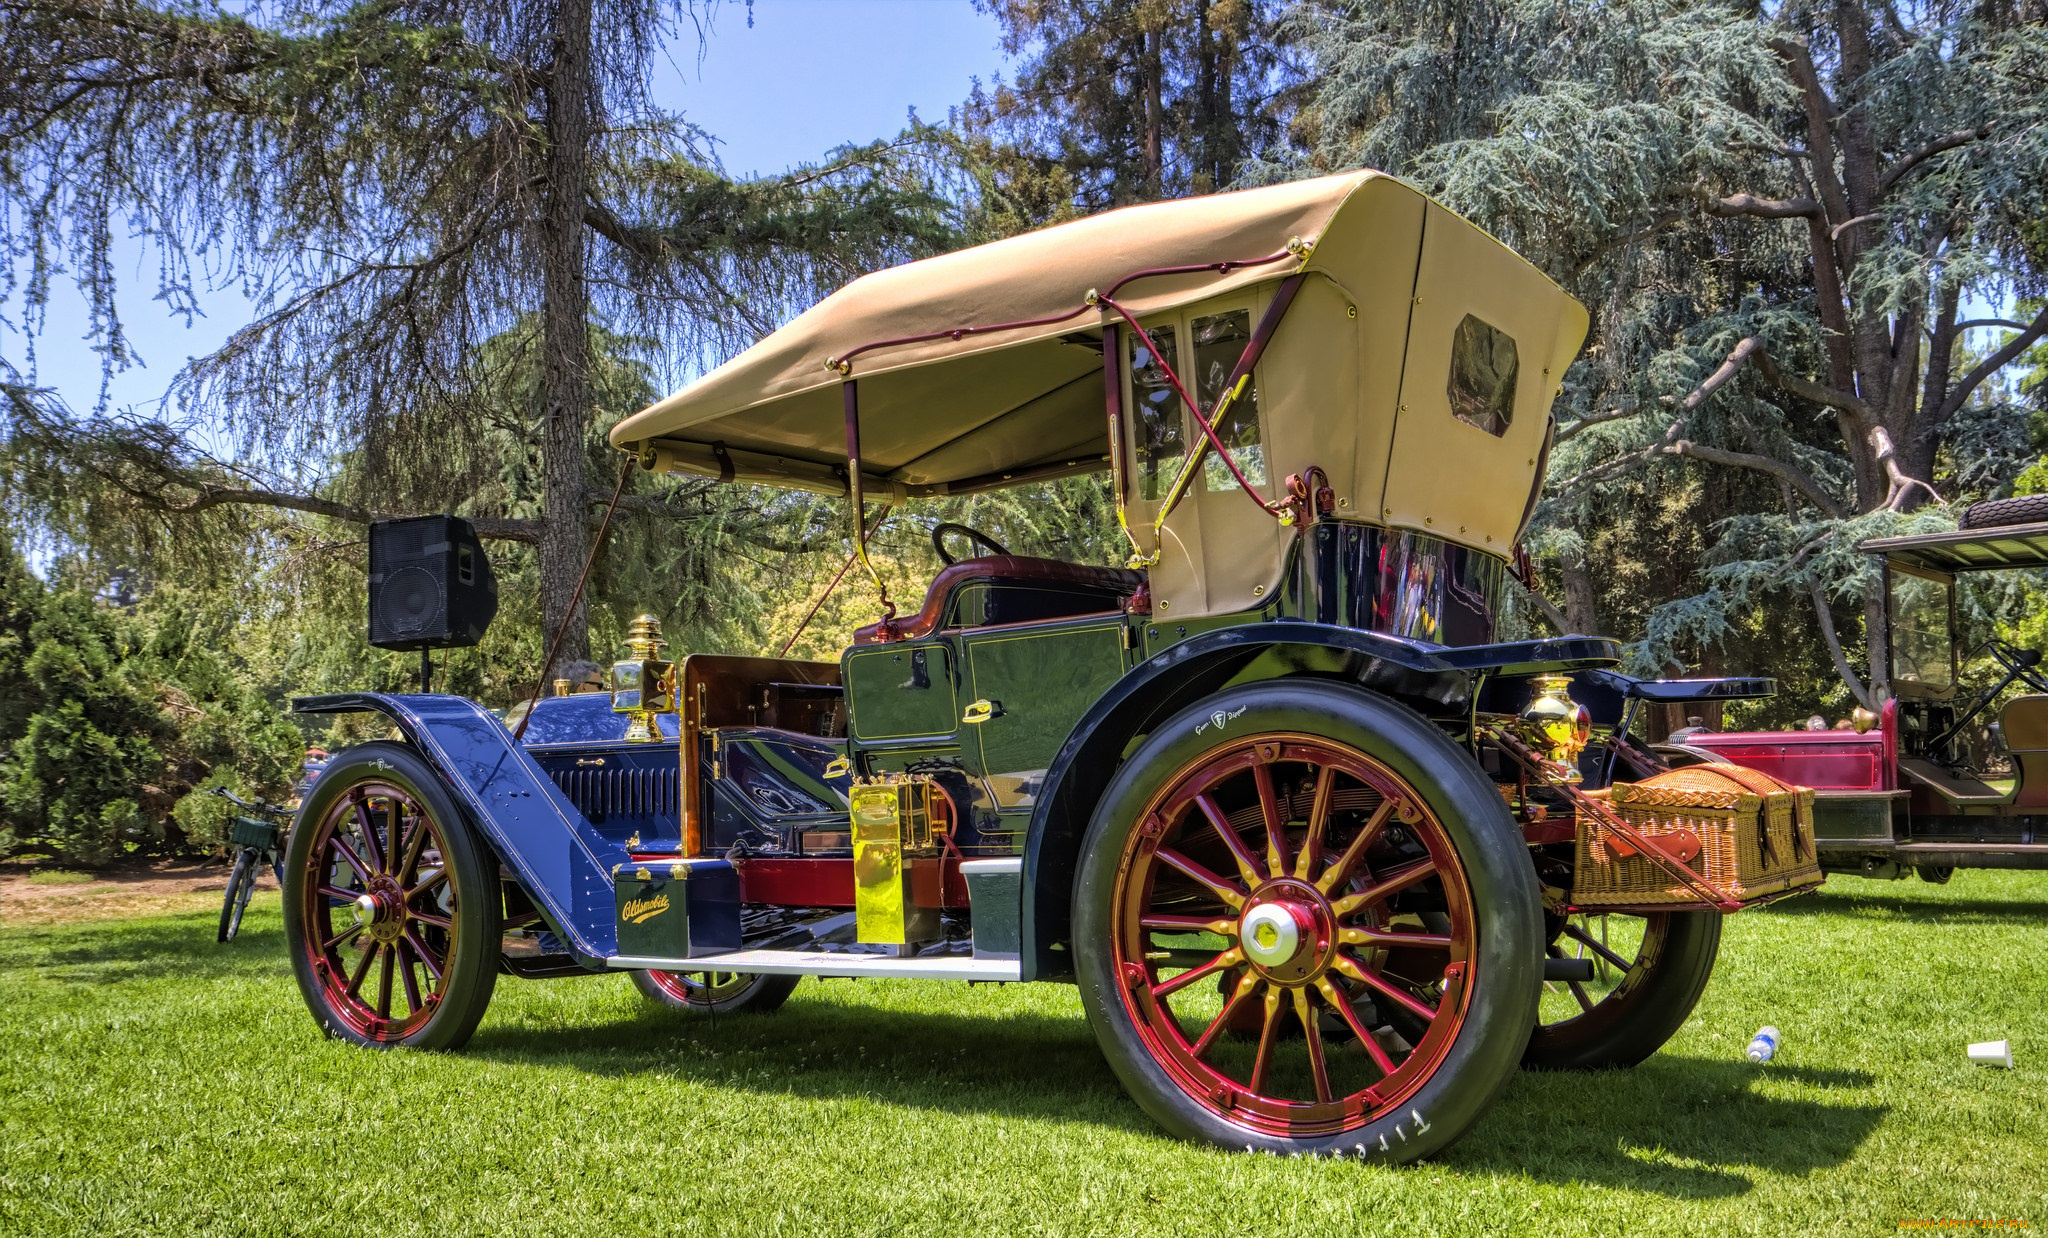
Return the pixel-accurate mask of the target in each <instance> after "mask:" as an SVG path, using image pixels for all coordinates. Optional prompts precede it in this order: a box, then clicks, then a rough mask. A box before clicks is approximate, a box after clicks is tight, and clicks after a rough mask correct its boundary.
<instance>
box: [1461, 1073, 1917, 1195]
mask: <svg viewBox="0 0 2048 1238" xmlns="http://www.w3.org/2000/svg"><path fill="white" fill-rule="evenodd" d="M1766 1082H1768V1083H1769V1084H1770V1086H1771V1088H1773V1089H1775V1088H1778V1087H1780V1086H1782V1085H1788V1084H1789V1085H1792V1086H1794V1087H1797V1088H1799V1089H1800V1090H1802V1091H1812V1090H1815V1089H1822V1090H1825V1091H1827V1092H1830V1093H1835V1094H1837V1096H1833V1097H1829V1098H1826V1099H1803V1098H1801V1099H1792V1098H1788V1097H1784V1096H1777V1095H1771V1094H1770V1092H1769V1091H1766V1090H1763V1089H1762V1088H1760V1087H1759V1085H1760V1084H1763V1083H1766ZM1875 1083H1876V1078H1875V1076H1873V1075H1870V1074H1867V1073H1865V1072H1863V1071H1857V1070H1829V1069H1820V1068H1813V1067H1801V1066H1790V1065H1785V1064H1782V1063H1781V1064H1778V1065H1774V1066H1772V1067H1770V1068H1769V1069H1768V1071H1760V1070H1759V1069H1758V1068H1757V1067H1755V1066H1752V1065H1750V1064H1749V1063H1747V1062H1727V1061H1719V1060H1710V1059H1702V1058H1684V1057H1675V1056H1671V1055H1668V1054H1660V1055H1658V1056H1656V1057H1653V1058H1651V1059H1650V1060H1649V1061H1647V1062H1645V1063H1643V1064H1642V1065H1641V1066H1638V1067H1636V1068H1635V1069H1634V1070H1626V1071H1608V1072H1602V1073H1597V1074H1578V1073H1571V1072H1547V1073H1524V1074H1523V1075H1521V1076H1520V1077H1519V1078H1517V1079H1516V1080H1515V1081H1514V1083H1512V1084H1511V1085H1510V1086H1509V1089H1508V1093H1507V1095H1506V1097H1504V1098H1503V1100H1502V1101H1501V1103H1500V1104H1498V1105H1497V1106H1496V1107H1495V1109H1494V1111H1493V1112H1492V1113H1490V1114H1489V1115H1487V1116H1486V1117H1484V1118H1482V1119H1481V1120H1480V1122H1479V1125H1478V1126H1476V1127H1475V1128H1474V1129H1473V1131H1472V1133H1471V1134H1470V1135H1469V1136H1467V1137H1466V1138H1465V1139H1464V1140H1463V1141H1461V1142H1460V1143H1458V1144H1457V1145H1455V1146H1454V1147H1453V1148H1452V1149H1451V1150H1450V1152H1449V1153H1448V1154H1447V1156H1446V1157H1445V1160H1446V1162H1447V1163H1449V1164H1453V1165H1458V1166H1460V1167H1464V1168H1470V1169H1474V1170H1481V1171H1485V1172H1492V1173H1507V1174H1526V1175H1528V1176H1529V1177H1531V1178H1534V1179H1537V1180H1539V1181H1549V1182H1557V1183H1560V1184H1573V1183H1595V1184H1598V1185H1602V1186H1610V1187H1618V1188H1624V1189H1628V1190H1636V1191H1654V1192H1656V1193H1657V1194H1660V1195H1667V1196H1672V1197H1675V1198H1684V1199H1711V1198H1721V1197H1728V1196H1736V1195H1742V1194H1745V1193H1747V1192H1748V1191H1750V1190H1751V1189H1753V1187H1754V1185H1755V1184H1754V1182H1753V1181H1752V1180H1751V1178H1750V1177H1749V1175H1748V1173H1746V1172H1744V1171H1745V1170H1763V1171H1767V1172H1770V1173H1773V1174H1782V1175H1787V1176H1791V1177H1801V1176H1804V1175H1807V1174H1810V1173H1813V1172H1814V1171H1816V1170H1821V1169H1827V1168H1830V1167H1833V1166H1836V1165H1840V1164H1842V1163H1844V1162H1846V1161H1848V1160H1849V1159H1850V1158H1851V1157H1852V1156H1854V1155H1855V1153H1856V1149H1857V1148H1859V1147H1861V1146H1862V1144H1863V1143H1864V1141H1865V1140H1867V1139H1869V1138H1870V1136H1871V1134H1872V1133H1873V1132H1874V1131H1875V1130H1876V1129H1877V1126H1878V1123H1880V1122H1881V1121H1883V1120H1884V1116H1885V1113H1886V1112H1887V1109H1888V1107H1887V1106H1885V1105H1882V1104H1876V1103H1871V1102H1868V1101H1863V1100H1860V1099H1859V1098H1858V1097H1857V1095H1856V1093H1858V1092H1862V1091H1865V1090H1867V1089H1869V1088H1871V1087H1872V1086H1874V1085H1875Z"/></svg>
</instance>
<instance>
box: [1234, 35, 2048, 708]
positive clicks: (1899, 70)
mask: <svg viewBox="0 0 2048 1238" xmlns="http://www.w3.org/2000/svg"><path fill="white" fill-rule="evenodd" d="M2044 15H2048V10H2044V8H2043V6H2042V5H2041V4H2040V2H2039V0H2018V2H2013V0H1986V2H1984V3H1954V2H1950V0H1933V2H1931V3H1903V4H1901V3H1891V2H1890V0H1829V2H1828V3H1798V4H1792V5H1785V6H1775V7H1767V8H1756V7H1736V6H1725V5H1721V4H1713V3H1690V2H1683V0H1622V2H1621V3H1613V4H1598V5H1596V4H1590V3H1586V2H1585V0H1395V2H1392V3H1386V2H1376V3H1371V4H1363V3H1327V4H1323V3H1318V4H1313V5H1306V6H1303V7H1302V8H1300V9H1298V10H1297V13H1296V19H1295V20H1296V21H1297V23H1298V24H1297V29H1298V30H1299V31H1300V33H1301V35H1302V37H1303V38H1304V40H1305V41H1306V43H1307V46H1308V48H1309V49H1310V52H1311V54H1312V55H1313V57H1314V61H1315V65H1316V80H1317V86H1316V90H1315V93H1314V96H1313V99H1312V101H1311V102H1310V103H1309V104H1308V105H1307V107H1306V109H1305V113H1304V116H1303V118H1302V125H1301V127H1302V131H1303V133H1304V136H1305V140H1307V141H1309V142H1311V143H1312V144H1313V148H1314V157H1313V158H1312V159H1311V160H1310V161H1308V162H1307V164H1306V165H1304V166H1299V167H1289V168H1284V169H1277V170H1276V169H1273V168H1268V169H1266V172H1267V174H1269V175H1270V174H1275V173H1276V172H1277V173H1278V174H1295V173H1299V172H1305V171H1309V170H1323V169H1330V168H1337V167H1348V166H1357V165H1360V164H1364V165H1369V166H1375V167H1381V168H1385V169H1388V170H1392V171H1396V172H1400V173H1402V174H1405V175H1407V176H1410V177H1412V178H1414V179H1415V180H1416V181H1418V182H1419V183H1420V184H1421V185H1423V186H1424V187H1425V188H1426V189H1428V190H1429V191H1430V192H1431V193H1433V194H1436V195H1437V196H1439V197H1440V198H1442V199H1443V200H1444V201H1445V202H1446V203H1447V204H1449V205H1451V206H1452V207H1453V208H1455V209H1458V210H1460V211H1462V212H1464V213H1466V214H1468V215H1470V216H1472V217H1474V218H1476V219H1478V220H1479V221H1480V222H1482V223H1483V224H1485V225H1486V226H1487V227H1489V228H1491V229H1492V230H1494V231H1495V232H1496V234H1498V235H1499V236H1500V237H1501V238H1502V239H1503V240H1505V241H1507V242H1508V243H1509V244H1511V245H1513V246H1514V247H1515V248H1517V249H1518V250H1519V251H1520V252H1522V253H1524V254H1526V255H1528V256H1529V257H1530V258H1531V259H1532V260H1534V261H1536V262H1538V263H1539V264H1541V265H1542V266H1544V267H1545V269H1546V270H1548V271H1549V272H1550V274H1551V275H1552V276H1553V277H1554V278H1556V279H1557V280H1558V281H1559V282H1560V283H1562V284H1563V285H1564V286H1565V287H1566V288H1567V289H1569V290H1570V291H1572V292H1573V293H1574V294H1576V295H1577V296H1578V297H1579V298H1580V299H1581V300H1582V301H1584V302H1586V303H1587V304H1588V305H1589V306H1590V307H1591V308H1592V310H1593V313H1594V320H1595V321H1594V333H1593V337H1592V339H1591V341H1590V343H1589V347H1588V351H1587V353H1586V354H1585V356H1584V358H1583V359H1582V360H1581V361H1580V363H1579V364H1578V365H1577V366H1575V367H1574V368H1573V370H1572V371H1571V372H1570V374H1569V375H1568V376H1567V377H1566V380H1565V383H1564V388H1565V389H1564V398H1563V402H1562V404H1561V406H1560V414H1561V421H1560V428H1559V432H1558V450H1557V452H1556V454H1555V455H1554V457H1553V460H1552V469H1551V476H1552V486H1551V493H1552V498H1551V499H1550V501H1549V503H1548V505H1547V506H1546V508H1545V510H1544V512H1543V514H1542V519H1543V521H1544V523H1545V525H1546V526H1547V527H1548V529H1549V530H1550V533H1549V549H1550V550H1551V551H1552V552H1553V553H1555V554H1556V555H1557V556H1558V557H1559V558H1560V559H1561V560H1562V561H1563V562H1564V563H1566V564H1567V565H1570V566H1572V567H1573V568H1574V569H1575V570H1576V571H1578V572H1581V573H1591V574H1594V575H1597V574H1598V573H1599V572H1600V571H1601V565H1600V564H1599V563H1597V562H1595V561H1594V560H1593V559H1592V558H1590V557H1589V556H1588V553H1587V550H1586V544H1585V543H1586V537H1585V535H1584V533H1583V532H1581V531H1583V530H1587V529H1591V528H1594V527H1597V526H1599V525H1600V524H1602V523H1603V522H1609V521H1612V520H1614V519H1616V518H1622V517H1627V518H1633V519H1645V518H1647V516H1648V515H1649V513H1648V512H1647V511H1645V510H1643V509H1634V510H1627V509H1629V506H1630V503H1631V502H1632V501H1634V500H1633V499H1632V497H1631V496H1635V497H1636V498H1642V499H1646V500H1648V501H1650V502H1655V501H1657V498H1656V496H1657V495H1659V494H1660V493H1666V492H1670V490H1671V488H1672V487H1674V486H1676V487H1679V488H1683V487H1684V486H1685V485H1686V484H1688V483H1687V480H1686V479H1687V478H1689V477H1691V476H1695V475H1696V474H1695V473H1694V472H1693V470H1698V469H1712V470H1738V471H1739V472H1740V473H1741V474H1742V475H1743V476H1745V477H1746V478H1747V479H1748V480H1747V481H1746V482H1745V483H1744V484H1741V485H1738V486H1736V487H1734V488H1732V489H1730V490H1728V491H1726V492H1724V494H1723V496H1722V497H1723V499H1724V501H1725V502H1726V503H1727V504H1728V506H1726V507H1723V508H1719V509H1715V510H1710V511H1704V512H1702V513H1700V514H1701V517H1702V519H1704V520H1706V521H1707V522H1709V523H1710V524H1711V525H1712V528H1713V531H1714V538H1713V542H1714V549H1713V552H1712V554H1711V555H1710V557H1709V560H1708V561H1707V562H1706V563H1705V564H1703V572H1704V579H1703V581H1702V584H1703V586H1704V588H1701V589H1699V590H1698V591H1696V592H1694V593H1693V594H1692V596H1689V597H1686V598H1682V599H1680V600H1678V601H1675V602H1668V603H1665V604H1663V605H1661V606H1658V607H1655V608H1654V609H1653V610H1652V612H1651V613H1650V615H1649V617H1648V620H1647V623H1646V627H1645V643H1644V644H1643V645H1642V646H1641V647H1640V648H1639V650H1638V652H1639V655H1640V657H1641V661H1642V662H1643V664H1644V665H1645V666H1646V667H1650V668H1660V667H1668V666H1669V665H1670V664H1671V663H1672V662H1673V661H1675V660H1677V659H1676V652H1675V651H1676V650H1677V649H1678V648H1679V647H1681V646H1691V647H1693V648H1695V649H1697V648H1699V647H1700V646H1703V645H1708V644H1712V643H1713V642H1716V641H1720V640H1723V639H1725V638H1727V637H1728V636H1729V634H1730V633H1731V631H1733V630H1734V629H1733V625H1735V624H1736V623H1738V622H1739V621H1740V620H1741V618H1742V617H1743V616H1744V615H1746V614H1747V613H1748V612H1749V611H1751V610H1752V609H1753V608H1754V607H1755V606H1757V605H1758V604H1760V603H1763V602H1766V601H1769V602H1771V603H1772V604H1782V603H1783V602H1784V601H1785V600H1787V599H1790V598H1800V599H1803V600H1804V603H1805V604H1807V605H1810V606H1811V608H1812V612H1813V614H1814V616H1815V619H1816V622H1817V623H1818V627H1819V631H1820V634H1821V637H1822V639H1823V641H1824V642H1825V644H1826V646H1827V649H1828V653H1829V656H1830V658H1831V660H1832V662H1833V664H1834V666H1835V668H1836V671H1837V672H1838V674H1839V675H1840V677H1841V679H1842V681H1843V683H1844V684H1845V685H1846V686H1847V687H1848V688H1849V689H1850V690H1851V691H1853V692H1854V694H1855V695H1856V696H1857V697H1858V698H1859V699H1861V700H1862V701H1864V703H1870V702H1871V701H1873V700H1875V699H1876V698H1877V697H1879V696H1881V695H1883V694H1884V693H1885V691H1886V686H1885V683H1884V677H1885V673H1886V672H1885V666H1886V657H1885V652H1884V650H1883V649H1882V648H1880V647H1878V646H1877V644H1876V642H1875V641H1867V642H1866V652H1867V662H1866V665H1865V668H1864V669H1862V670H1859V669H1858V668H1857V666H1856V665H1855V664H1854V662H1853V661H1852V659H1851V656H1850V654H1851V652H1852V651H1853V649H1854V647H1855V641H1854V638H1853V634H1852V635H1849V636H1846V637H1845V636H1844V635H1843V634H1842V633H1841V632H1840V631H1839V630H1838V629H1839V626H1840V625H1839V622H1838V619H1839V618H1840V617H1839V616H1838V615H1837V608H1838V606H1839V605H1841V604H1843V603H1846V604H1847V605H1848V606H1849V607H1850V609H1851V611H1852V612H1853V611H1854V609H1856V608H1858V607H1860V608H1861V609H1862V610H1863V613H1864V615H1865V617H1866V619H1868V618H1872V617H1875V615H1876V614H1877V613H1878V612H1877V609H1876V608H1878V607H1881V606H1882V599H1881V598H1879V597H1878V596H1877V592H1876V589H1875V588H1874V580H1873V578H1872V576H1871V573H1870V571H1869V568H1868V565H1867V564H1866V563H1865V562H1864V561H1863V556H1861V555H1859V554H1857V553H1856V552H1855V550H1854V546H1855V544H1856V543H1857V542H1858V541H1860V540H1862V539H1863V538H1865V537H1868V536H1871V535H1873V534H1876V533H1879V532H1888V531H1901V530H1903V529H1905V528H1922V527H1941V526H1943V525H1944V524H1945V522H1946V521H1947V520H1948V517H1947V516H1946V515H1945V514H1944V513H1943V512H1942V511H1941V510H1939V507H1938V505H1936V504H1935V502H1934V501H1935V500H1942V499H1957V498H1966V497H1969V496H1971V495H1982V494H1985V493H1988V492H1991V491H1993V490H1995V489H1996V488H1998V487H1999V486H2001V485H2003V484H2005V483H2006V482H2007V481H2008V480H2009V479H2010V477H2011V476H2012V474H2013V473H2014V472H2015V471H2016V470H2017V468H2018V467H2019V466H2020V464H2022V463H2023V462H2024V461H2025V460H2026V459H2027V458H2029V457H2030V455H2031V451H2030V444H2029V443H2028V441H2027V435H2026V433H2025V427H2026V419H2025V417H2024V416H2023V415H2020V414H2019V412H2018V410H2016V409H2015V408H2014V407H2013V405H2012V404H2011V403H2010V402H2009V401H2007V400H2004V399H1985V398H1982V397H1983V396H1984V394H1985V393H1986V392H1988V391H1991V390H1994V388H1995V385H1987V384H1988V383H1989V380H1991V379H1992V378H1993V377H1994V376H1995V375H1997V374H1999V373H2000V371H2001V370H2002V369H2003V367H2005V366H2006V365H2008V364H2009V363H2011V362H2013V361H2014V360H2015V359H2016V358H2018V357H2020V356H2021V355H2022V354H2023V353H2024V352H2025V351H2026V350H2027V349H2028V348H2029V347H2031V346H2033V345H2034V344H2035V342H2036V341H2039V340H2041V339H2042V338H2043V337H2044V335H2048V310H2041V309H2040V308H2039V307H2038V305H2037V307H2036V310H2035V311H2034V312H2032V313H2030V314H2029V315H2028V316H2027V317H2026V318H2025V319H2024V320H2023V321H2013V322H2003V321H1999V322H1993V323H1987V322H1985V321H1983V320H1982V319H1972V318H1971V317H1970V316H1969V315H1968V314H1967V313H1966V312H1965V309H1964V307H1965V306H1967V305H1973V304H1982V303H1985V302H1991V303H1997V302H1999V301H2000V300H2003V299H2005V298H2007V297H2009V296H2011V295H2012V294H2014V293H2018V294H2022V295H2037V294H2038V293H2039V291H2040V290H2041V288H2042V286H2043V282H2044V274H2048V272H2044V261H2043V260H2044V258H2048V247H2044V246H2043V245H2042V243H2041V241H2042V236H2041V231H2040V227H2039V222H2038V221H2039V220H2041V219H2042V218H2044V217H2048V90H2044V84H2043V81H2042V79H2041V77H2040V75H2039V70H2038V66H2039V65H2040V64H2041V63H2042V62H2043V60H2044V57H2048V25H2044V20H2043V19H2044ZM1984 325H2001V326H2005V327H2008V328H2010V333H2009V334H2008V335H2007V336H2006V337H2004V339H2003V341H2002V342H2001V343H2000V344H1998V345H1996V346H1995V347H1994V348H1993V349H1992V350H1991V351H1990V352H1989V353H1988V354H1986V355H1983V356H1980V357H1968V358H1966V353H1965V350H1964V340H1965V333H1966V332H1967V331H1968V330H1969V329H1970V328H1972V327H1975V326H1984ZM1645 470H1650V471H1651V472H1652V473H1653V474H1656V475H1660V476H1662V477H1664V478H1666V480H1665V481H1663V482H1654V481H1653V482H1651V483H1649V484H1648V485H1647V488H1645V487H1644V485H1642V484H1637V483H1630V482H1629V481H1628V479H1629V478H1631V477H1635V476H1639V475H1642V474H1643V473H1644V471H1645ZM1584 583H1585V577H1583V576H1582V577H1581V584H1582V585H1583V584H1584ZM1566 592H1567V594H1568V595H1569V594H1571V593H1572V592H1573V588H1572V582H1571V580H1570V579H1569V577H1568V578H1567V581H1566ZM1868 627H1869V631H1870V632H1872V633H1874V632H1876V631H1878V630H1879V629H1878V628H1877V626H1876V625H1875V624H1870V625H1868Z"/></svg>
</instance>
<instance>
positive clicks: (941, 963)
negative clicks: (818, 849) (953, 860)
mask: <svg viewBox="0 0 2048 1238" xmlns="http://www.w3.org/2000/svg"><path fill="white" fill-rule="evenodd" d="M605 966H606V967H610V968H614V969H617V970H624V971H679V972H751V973H760V974H763V975H770V976H856V977H857V976H889V977H894V978H898V979H905V980H991V981H993V980H1022V979H1023V978H1024V965H1023V964H1022V963H1021V962H1020V961H1018V960H1016V959H977V958H972V957H969V956H967V955H960V954H948V955H939V956H937V957H934V958H923V959H920V958H908V959H899V958H891V957H889V956H886V955H880V954H852V953H847V952H842V951H838V950H735V951H733V952H731V953H730V954H707V955H700V956H698V957H697V958H693V959H662V958H648V957H645V956H636V955H618V956H616V957H614V958H609V959H606V960H605Z"/></svg>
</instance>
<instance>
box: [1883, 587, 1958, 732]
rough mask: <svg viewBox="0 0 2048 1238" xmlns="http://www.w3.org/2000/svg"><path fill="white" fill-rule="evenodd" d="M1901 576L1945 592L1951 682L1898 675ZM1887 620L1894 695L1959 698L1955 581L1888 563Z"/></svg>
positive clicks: (1888, 661) (1887, 654) (1888, 673)
mask: <svg viewBox="0 0 2048 1238" xmlns="http://www.w3.org/2000/svg"><path fill="white" fill-rule="evenodd" d="M1900 577H1910V578H1912V579H1916V580H1924V581H1927V582H1929V583H1931V584H1936V585H1940V586H1941V587H1942V589H1943V590H1944V591H1945V594H1946V597H1947V602H1948V605H1947V607H1946V610H1947V614H1946V616H1945V620H1946V636H1947V641H1948V682H1947V683H1945V684H1934V683H1930V682H1928V681H1926V680H1924V679H1906V678H1903V677H1902V676H1901V675H1900V674H1899V634H1900V632H1901V630H1902V629H1901V624H1900V622H1899V614H1898V600H1899V597H1898V583H1899V578H1900ZM1884 618H1885V673H1886V676H1887V678H1888V679H1889V681H1890V684H1891V690H1892V695H1893V696H1897V697H1904V698H1910V699H1914V700H1933V701H1946V700H1952V699H1954V697H1955V695H1956V681H1957V680H1958V679H1959V678H1960V671H1961V669H1962V668H1961V666H1960V665H1959V659H1958V657H1957V652H1958V651H1957V649H1956V578H1955V577H1954V576H1953V575H1951V574H1949V573H1947V572H1938V571H1935V570H1933V569H1932V568H1925V567H1919V566H1917V565H1912V564H1906V563H1899V562H1894V561H1892V560H1890V559H1887V560H1886V561H1885V567H1884Z"/></svg>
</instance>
